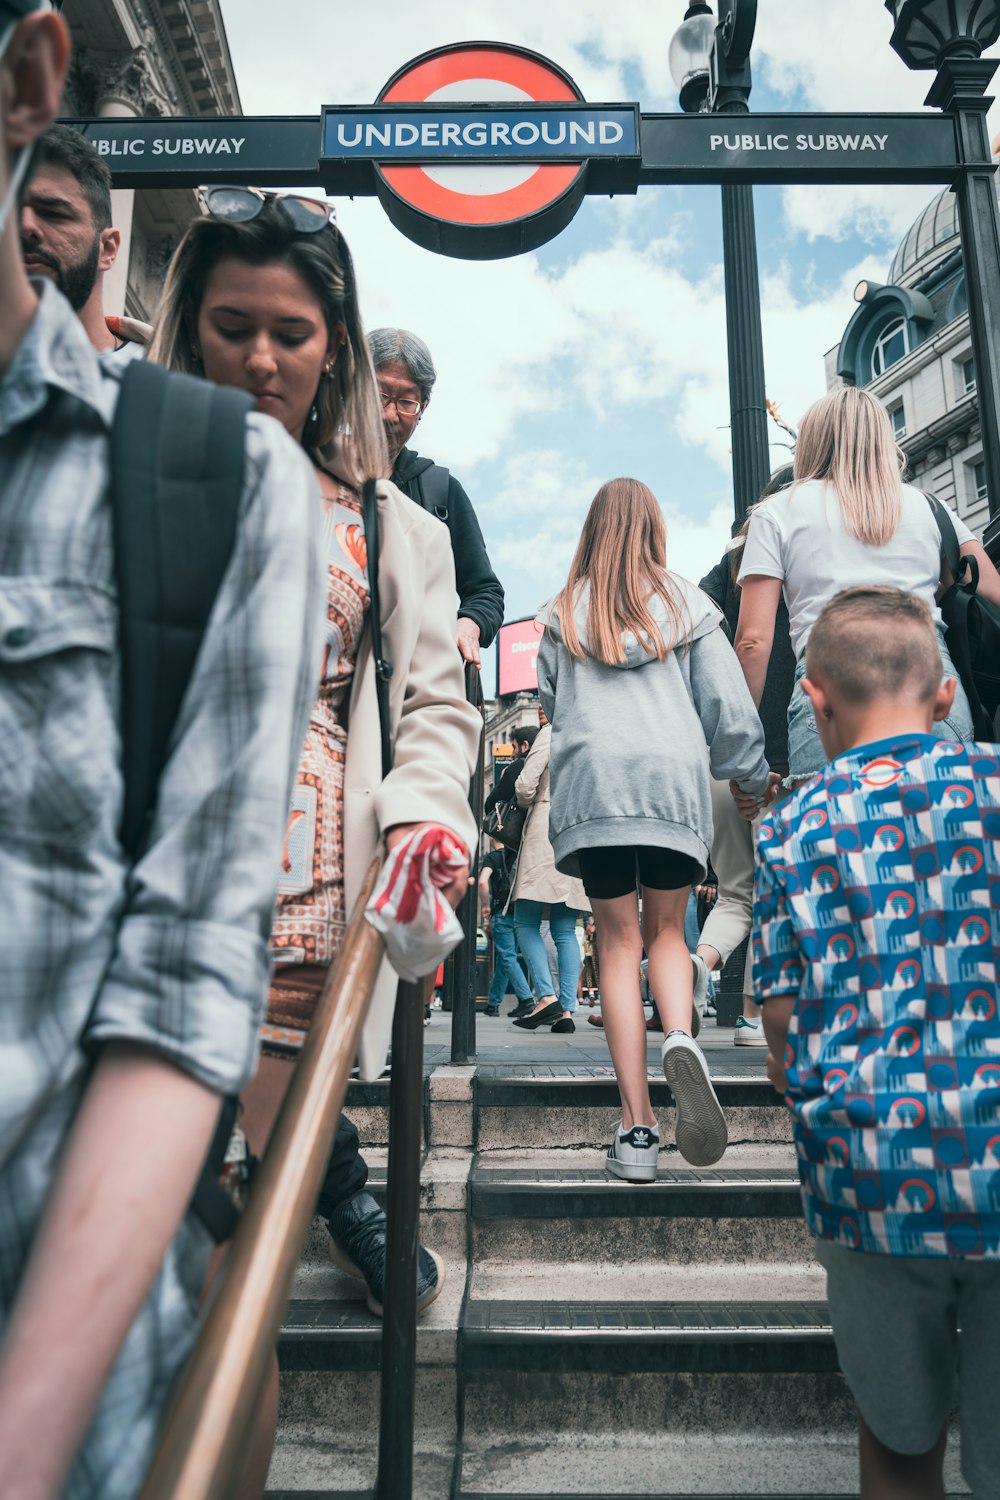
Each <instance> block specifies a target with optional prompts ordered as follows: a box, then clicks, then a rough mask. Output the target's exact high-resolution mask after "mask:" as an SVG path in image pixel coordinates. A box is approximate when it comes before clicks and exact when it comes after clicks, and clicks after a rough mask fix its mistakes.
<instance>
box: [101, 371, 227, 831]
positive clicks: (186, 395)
mask: <svg viewBox="0 0 1000 1500" xmlns="http://www.w3.org/2000/svg"><path fill="white" fill-rule="evenodd" d="M252 409H253V398H252V397H251V396H249V395H247V394H246V393H245V392H243V391H236V390H230V389H225V388H223V387H220V386H214V385H209V384H208V383H207V381H204V380H196V379H194V378H193V377H192V376H190V375H178V374H172V373H170V372H168V371H167V370H164V369H161V368H160V367H159V366H158V365H151V364H147V363H146V362H145V361H144V360H134V361H133V362H132V363H131V364H130V365H129V366H128V368H127V370H126V371H125V374H124V376H123V377H122V389H121V394H120V396H119V398H118V407H117V410H116V412H115V420H114V427H113V429H112V434H111V512H112V525H113V530H114V552H115V578H116V583H117V587H118V608H119V614H120V621H121V630H120V639H121V655H122V724H121V730H122V751H123V774H124V782H125V805H124V812H123V818H122V828H121V841H122V846H123V848H124V849H125V850H126V852H127V853H128V855H129V857H130V858H132V859H135V858H137V857H138V855H139V854H140V853H141V851H142V846H143V843H144V841H145V838H146V835H147V833H148V830H149V825H150V821H151V819H152V815H153V812H154V809H155V807H156V799H157V792H158V789H159V782H160V776H161V774H162V772H163V768H164V766H165V764H166V761H167V755H168V751H169V750H170V748H171V742H172V735H173V728H174V725H175V723H176V720H177V715H178V713H179V712H180V707H181V703H182V701H183V699H184V694H185V692H186V691H187V686H188V683H189V681H190V679H191V674H192V672H193V671H194V666H195V662H196V660H197V658H198V652H199V650H200V649H201V642H202V638H203V637H204V634H205V628H206V626H207V624H208V619H209V615H210V614H211V612H212V606H213V605H214V603H215V599H216V595H217V594H218V591H219V585H220V584H221V582H222V578H223V574H224V573H225V571H226V568H227V567H228V565H229V560H230V557H231V556H232V551H233V544H234V542H235V539H236V522H237V516H238V511H239V503H240V496H241V494H242V492H243V479H244V471H245V468H246V435H245V430H246V417H247V413H248V412H250V411H252Z"/></svg>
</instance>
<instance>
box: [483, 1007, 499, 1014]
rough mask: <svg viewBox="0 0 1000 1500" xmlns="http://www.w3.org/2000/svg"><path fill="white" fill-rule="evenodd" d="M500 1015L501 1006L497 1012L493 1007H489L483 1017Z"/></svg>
mask: <svg viewBox="0 0 1000 1500" xmlns="http://www.w3.org/2000/svg"><path fill="white" fill-rule="evenodd" d="M499 1014H500V1007H499V1006H497V1008H496V1010H494V1009H493V1006H492V1005H487V1007H486V1009H485V1010H484V1011H483V1015H484V1016H498V1015H499Z"/></svg>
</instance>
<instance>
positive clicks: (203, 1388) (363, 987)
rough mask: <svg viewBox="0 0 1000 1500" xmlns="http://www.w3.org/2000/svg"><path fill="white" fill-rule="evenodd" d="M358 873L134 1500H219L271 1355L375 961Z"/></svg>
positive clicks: (226, 1490) (375, 867)
mask: <svg viewBox="0 0 1000 1500" xmlns="http://www.w3.org/2000/svg"><path fill="white" fill-rule="evenodd" d="M379 865H380V862H379V860H375V861H373V863H372V865H371V867H370V868H369V870H368V873H367V875H366V876H365V880H364V884H363V886H362V889H361V894H360V896H359V897H358V902H357V905H356V906H355V908H354V912H353V914H352V916H351V921H350V924H349V926H348V928H347V932H346V934H345V936H344V944H343V947H342V949H341V952H340V956H339V958H338V959H337V962H336V964H335V965H334V966H333V967H332V969H331V971H330V973H329V975H328V976H327V980H326V984H325V985H324V987H323V993H322V995H321V997H320V1000H319V1003H318V1005H317V1008H316V1014H315V1017H314V1019H313V1023H312V1026H311V1028H310V1031H309V1035H308V1037H307V1038H306V1043H305V1046H304V1047H303V1049H302V1055H301V1057H300V1058H299V1062H298V1065H297V1067H296V1069H295V1072H294V1075H293V1078H292V1081H291V1083H290V1085H289V1088H288V1092H287V1094H286V1096H285V1099H284V1102H283V1104H282V1106H281V1110H280V1113H279V1115H278V1119H277V1122H276V1124H275V1127H274V1131H273V1133H272V1135H271V1139H270V1143H269V1145H268V1148H267V1153H266V1155H265V1157H264V1161H263V1163H262V1165H261V1168H260V1172H259V1174H258V1177H257V1181H256V1182H255V1184H254V1190H253V1192H252V1193H251V1195H250V1201H249V1203H248V1204H247V1207H246V1210H245V1212H244V1214H243V1216H242V1219H241V1221H240V1225H239V1228H238V1229H237V1231H236V1235H235V1237H234V1239H233V1245H232V1249H231V1251H230V1253H229V1257H228V1259H227V1262H226V1265H225V1268H224V1270H223V1273H222V1277H221V1284H220V1285H219V1287H218V1290H217V1294H216V1296H215V1297H214V1299H213V1301H212V1303H211V1306H210V1307H209V1310H208V1313H207V1316H206V1317H205V1320H204V1322H203V1324H202V1327H201V1330H200V1332H199V1335H198V1339H197V1342H196V1343H195V1346H194V1349H193V1351H192V1354H191V1357H190V1359H189V1361H188V1364H187V1367H186V1369H185V1371H184V1374H183V1376H182V1378H181V1382H180V1384H179V1386H178V1389H177V1392H176V1394H175V1396H174V1399H173V1402H172V1403H171V1406H170V1410H169V1412H168V1414H167V1418H166V1421H165V1422H164V1425H163V1429H162V1431H161V1433H160V1439H159V1443H158V1445H157V1449H156V1453H155V1454H154V1456H153V1462H152V1465H151V1467H150V1470H149V1473H148V1475H147V1477H146V1482H145V1484H144V1485H143V1488H142V1491H141V1494H140V1497H139V1500H228V1497H229V1495H230V1494H231V1487H232V1484H233V1479H234V1476H235V1475H236V1473H237V1472H238V1469H239V1467H240V1466H241V1464H242V1461H243V1459H244V1458H245V1456H246V1450H245V1446H244V1441H245V1437H246V1434H247V1432H248V1431H249V1429H250V1427H251V1425H252V1423H253V1421H254V1418H255V1415H256V1412H257V1405H258V1402H259V1399H260V1394H261V1391H262V1388H263V1385H264V1381H265V1379H266V1376H267V1371H268V1366H269V1363H270V1360H271V1359H272V1357H273V1350H274V1345H275V1340H276V1339H277V1337H278V1333H279V1330H280V1328H281V1322H282V1318H283V1317H284V1312H285V1307H286V1305H287V1302H288V1296H289V1292H290V1290H291V1285H292V1278H293V1276H294V1274H295V1268H296V1266H297V1264H298V1258H299V1254H300V1252H301V1249H302V1242H303V1240H304V1238H305V1235H306V1230H307V1229H308V1227H309V1223H310V1221H311V1219H312V1217H313V1214H314V1213H315V1211H316V1198H317V1195H318V1193H319V1189H320V1183H321V1182H322V1179H323V1173H324V1172H325V1170H326V1165H327V1161H328V1160H329V1156H330V1149H331V1146H332V1144H333V1136H334V1132H335V1130H336V1126H337V1117H338V1115H339V1113H340V1110H341V1108H342V1106H343V1103H344V1098H345V1095H346V1093H347V1083H348V1078H349V1075H350V1070H351V1067H352V1066H353V1064H354V1058H355V1055H356V1053H357V1049H358V1040H359V1037H360V1035H361V1028H362V1025H363V1023H364V1019H365V1016H366V1014H367V1011H368V1004H369V1001H370V999H371V994H372V990H373V988H374V985H375V979H376V976H377V975H378V971H379V966H380V964H381V962H382V955H383V941H382V938H381V936H380V935H379V933H377V932H376V931H375V929H374V928H373V927H371V926H370V925H369V923H368V922H367V921H366V920H365V917H364V908H365V906H366V905H367V902H368V898H369V896H370V895H371V892H372V890H373V888H374V885H375V881H376V879H377V878H378V872H379Z"/></svg>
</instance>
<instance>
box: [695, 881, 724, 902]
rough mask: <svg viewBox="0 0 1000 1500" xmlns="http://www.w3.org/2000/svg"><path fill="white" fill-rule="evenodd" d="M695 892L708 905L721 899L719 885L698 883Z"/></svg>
mask: <svg viewBox="0 0 1000 1500" xmlns="http://www.w3.org/2000/svg"><path fill="white" fill-rule="evenodd" d="M694 893H695V895H696V896H697V898H698V900H699V901H704V902H705V904H706V906H711V905H712V904H713V903H714V902H715V901H717V900H718V899H719V887H718V886H717V885H696V886H695V888H694Z"/></svg>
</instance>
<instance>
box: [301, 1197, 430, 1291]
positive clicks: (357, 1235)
mask: <svg viewBox="0 0 1000 1500" xmlns="http://www.w3.org/2000/svg"><path fill="white" fill-rule="evenodd" d="M327 1228H328V1229H329V1231H330V1259H331V1260H332V1261H333V1263H334V1265H335V1266H337V1267H338V1268H339V1269H340V1270H341V1271H345V1272H346V1273H347V1275H348V1276H356V1277H357V1278H358V1280H359V1281H363V1282H364V1283H365V1287H366V1288H367V1301H368V1306H369V1308H370V1309H371V1311H372V1312H373V1313H374V1314H375V1316H376V1317H377V1318H380V1317H381V1316H382V1291H383V1287H384V1285H385V1214H384V1212H383V1211H382V1209H381V1208H379V1206H378V1204H377V1203H376V1201H375V1199H374V1198H373V1197H372V1195H371V1193H369V1192H366V1191H364V1189H362V1191H361V1192H360V1193H355V1194H354V1196H353V1198H348V1199H347V1202H346V1203H341V1204H339V1205H338V1207H337V1208H335V1209H334V1211H333V1213H332V1214H331V1215H330V1217H329V1219H328V1220H327ZM443 1286H444V1262H443V1261H442V1260H441V1259H440V1257H439V1256H437V1255H435V1254H434V1251H433V1250H428V1249H426V1248H425V1247H424V1246H423V1245H418V1246H417V1312H418V1313H419V1312H423V1310H424V1308H425V1307H430V1305H431V1303H432V1302H433V1301H434V1299H435V1297H436V1296H437V1295H438V1293H439V1292H440V1290H441V1288H442V1287H443Z"/></svg>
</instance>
